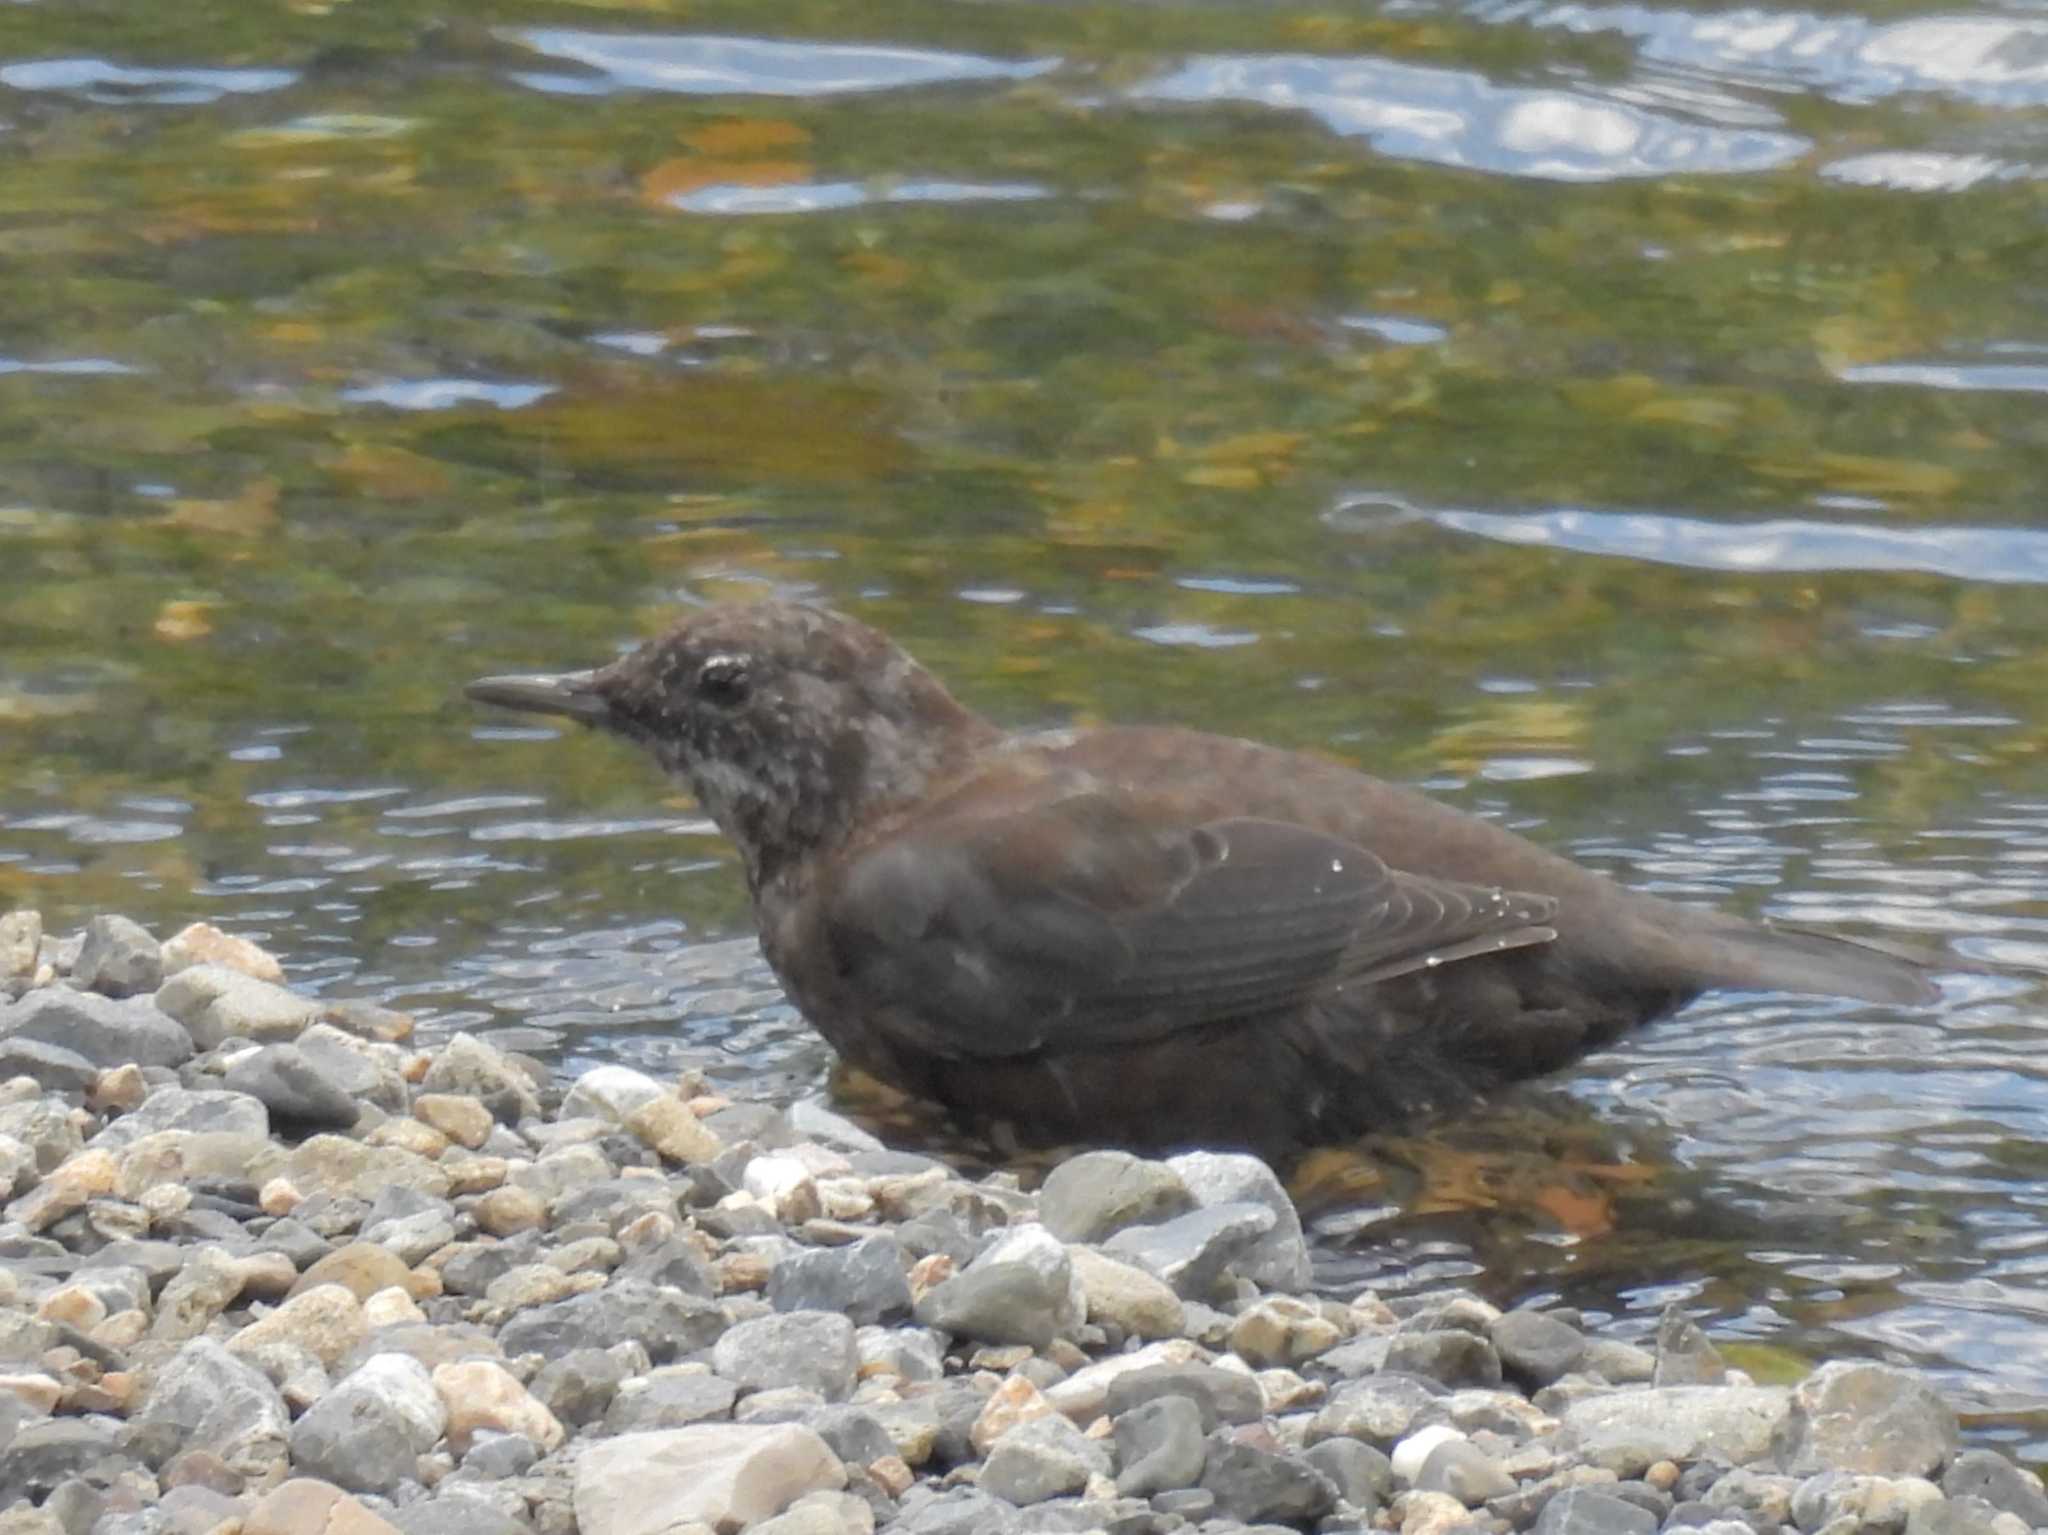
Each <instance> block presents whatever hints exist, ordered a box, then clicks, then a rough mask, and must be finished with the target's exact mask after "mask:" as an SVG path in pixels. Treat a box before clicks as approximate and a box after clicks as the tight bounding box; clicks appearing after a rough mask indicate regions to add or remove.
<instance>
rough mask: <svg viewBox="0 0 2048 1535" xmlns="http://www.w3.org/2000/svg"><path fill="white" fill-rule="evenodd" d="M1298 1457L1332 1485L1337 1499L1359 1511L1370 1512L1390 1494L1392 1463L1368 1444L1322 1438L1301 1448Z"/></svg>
mask: <svg viewBox="0 0 2048 1535" xmlns="http://www.w3.org/2000/svg"><path fill="white" fill-rule="evenodd" d="M1301 1458H1302V1459H1303V1460H1305V1461H1307V1462H1308V1463H1309V1464H1310V1465H1311V1466H1314V1467H1315V1468H1316V1469H1317V1470H1318V1471H1320V1472H1322V1473H1323V1475H1324V1476H1327V1477H1328V1478H1329V1479H1330V1481H1331V1482H1332V1483H1333V1484H1335V1486H1336V1488H1337V1496H1338V1498H1339V1499H1341V1500H1342V1501H1343V1502H1345V1503H1348V1504H1349V1505H1350V1506H1351V1507H1353V1508H1355V1509H1358V1510H1360V1511H1362V1512H1365V1513H1368V1514H1369V1513H1371V1512H1373V1511H1374V1510H1376V1509H1377V1508H1379V1506H1380V1505H1381V1504H1383V1503H1385V1502H1386V1501H1387V1499H1388V1498H1390V1497H1391V1496H1393V1491H1394V1464H1393V1462H1392V1461H1391V1460H1389V1459H1388V1458H1387V1456H1386V1454H1385V1453H1384V1452H1382V1451H1380V1450H1376V1449H1374V1448H1373V1447H1372V1446H1371V1445H1369V1444H1361V1443H1360V1442H1359V1441H1358V1440H1356V1439H1325V1440H1323V1441H1322V1443H1320V1444H1312V1445H1310V1446H1309V1447H1308V1448H1307V1449H1306V1450H1304V1451H1302V1455H1301Z"/></svg>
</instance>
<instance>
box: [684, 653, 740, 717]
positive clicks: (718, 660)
mask: <svg viewBox="0 0 2048 1535" xmlns="http://www.w3.org/2000/svg"><path fill="white" fill-rule="evenodd" d="M751 686H752V684H751V682H750V680H749V679H748V677H747V663H746V662H745V661H744V660H743V659H741V658H740V657H739V656H713V657H712V658H711V659H710V660H708V661H706V662H705V663H704V664H703V665H702V666H701V667H699V668H698V669H697V696H698V697H699V698H701V699H703V700H704V701H705V702H706V703H710V704H716V705H718V707H719V708H721V709H731V708H735V707H737V706H738V705H740V704H743V703H745V702H746V701H747V693H748V690H749V689H750V687H751Z"/></svg>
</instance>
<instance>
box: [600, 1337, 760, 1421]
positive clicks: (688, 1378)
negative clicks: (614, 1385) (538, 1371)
mask: <svg viewBox="0 0 2048 1535" xmlns="http://www.w3.org/2000/svg"><path fill="white" fill-rule="evenodd" d="M579 1352H581V1351H579ZM738 1396H739V1387H737V1386H735V1385H734V1384H733V1383H732V1382H731V1381H729V1380H727V1379H725V1378H724V1377H723V1376H719V1375H713V1374H711V1373H710V1372H709V1371H707V1370H705V1369H703V1368H701V1367H696V1368H693V1367H691V1366H689V1365H665V1366H663V1367H662V1368H661V1369H658V1370H650V1371H648V1373H647V1374H645V1375H640V1376H636V1377H634V1378H633V1379H631V1380H628V1381H624V1382H622V1383H621V1384H620V1385H619V1387H618V1390H617V1394H616V1395H614V1396H613V1397H612V1399H611V1405H610V1406H609V1407H607V1408H606V1409H605V1412H604V1431H605V1432H606V1433H607V1434H630V1433H638V1432H642V1431H644V1430H647V1429H654V1428H682V1427H684V1426H685V1425H687V1424H691V1423H709V1422H713V1421H715V1420H718V1419H721V1418H730V1417H731V1416H732V1404H733V1402H734V1400H735V1399H736V1398H737V1397H738Z"/></svg>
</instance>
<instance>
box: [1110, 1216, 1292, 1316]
mask: <svg viewBox="0 0 2048 1535" xmlns="http://www.w3.org/2000/svg"><path fill="white" fill-rule="evenodd" d="M1275 1225H1276V1222H1275V1219H1274V1216H1273V1212H1272V1211H1271V1210H1270V1209H1269V1208H1267V1207H1266V1206H1265V1205H1262V1204H1252V1203H1238V1204H1218V1205H1210V1206H1206V1207H1204V1208H1202V1209H1199V1210H1193V1211H1190V1212H1189V1213H1188V1214H1186V1215H1182V1216H1177V1217H1175V1218H1174V1219H1173V1220H1170V1221H1166V1222H1164V1223H1163V1224H1160V1225H1155V1226H1131V1227H1128V1228H1126V1229H1125V1230H1123V1231H1120V1232H1118V1233H1117V1234H1116V1235H1115V1236H1114V1237H1111V1238H1110V1239H1109V1241H1108V1242H1106V1243H1104V1244H1103V1250H1104V1251H1105V1252H1107V1253H1108V1254H1109V1255H1110V1256H1111V1257H1113V1258H1123V1259H1127V1260H1129V1261H1130V1262H1132V1263H1135V1264H1137V1265H1138V1266H1139V1267H1141V1268H1143V1269H1146V1270H1148V1271H1149V1272H1151V1273H1153V1274H1156V1275H1158V1276H1159V1278H1160V1279H1162V1280H1164V1281H1165V1282H1166V1283H1167V1284H1169V1285H1171V1286H1172V1287H1173V1291H1174V1293H1175V1294H1176V1295H1179V1296H1180V1297H1182V1298H1183V1299H1185V1300H1205V1299H1207V1298H1209V1297H1210V1296H1212V1295H1214V1294H1215V1293H1216V1290H1217V1287H1218V1285H1219V1284H1220V1283H1221V1281H1222V1279H1223V1277H1224V1274H1225V1272H1226V1271H1230V1270H1233V1268H1235V1269H1239V1270H1241V1269H1243V1268H1245V1267H1247V1266H1256V1265H1257V1264H1258V1262H1259V1261H1260V1260H1259V1259H1258V1257H1257V1254H1258V1253H1259V1250H1260V1248H1261V1245H1262V1244H1263V1242H1264V1241H1265V1239H1266V1238H1267V1237H1268V1236H1270V1235H1271V1234H1272V1232H1273V1230H1274V1227H1275Z"/></svg>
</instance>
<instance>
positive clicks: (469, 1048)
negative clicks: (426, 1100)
mask: <svg viewBox="0 0 2048 1535" xmlns="http://www.w3.org/2000/svg"><path fill="white" fill-rule="evenodd" d="M420 1091H421V1092H423V1093H467V1094H468V1095H469V1096H471V1097H473V1098H480V1099H482V1100H483V1104H484V1107H485V1108H487V1109H489V1110H490V1111H491V1113H492V1114H493V1115H495V1116H496V1117H497V1119H498V1120H499V1122H500V1123H502V1124H508V1125H516V1124H518V1123H519V1121H520V1120H522V1119H525V1118H528V1117H531V1116H533V1115H537V1114H539V1113H540V1098H539V1096H538V1095H537V1094H536V1093H535V1092H534V1088H533V1079H532V1078H531V1077H529V1076H527V1074H526V1073H525V1072H524V1071H522V1070H521V1069H520V1068H519V1066H518V1065H517V1064H516V1063H515V1062H514V1061H513V1060H512V1058H511V1057H510V1056H508V1055H506V1054H505V1052H504V1051H502V1050H499V1049H497V1048H496V1047H495V1046H492V1045H487V1044H485V1043H484V1042H483V1041H482V1040H480V1039H478V1038H477V1037H476V1036H475V1035H473V1034H457V1035H456V1036H455V1037H454V1038H453V1039H451V1040H449V1041H448V1043H447V1044H445V1045H443V1046H442V1047H441V1049H440V1052H439V1053H438V1054H437V1055H435V1057H434V1060H433V1064H432V1065H430V1066H428V1067H427V1074H426V1076H425V1077H423V1078H422V1079H421V1080H420Z"/></svg>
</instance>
